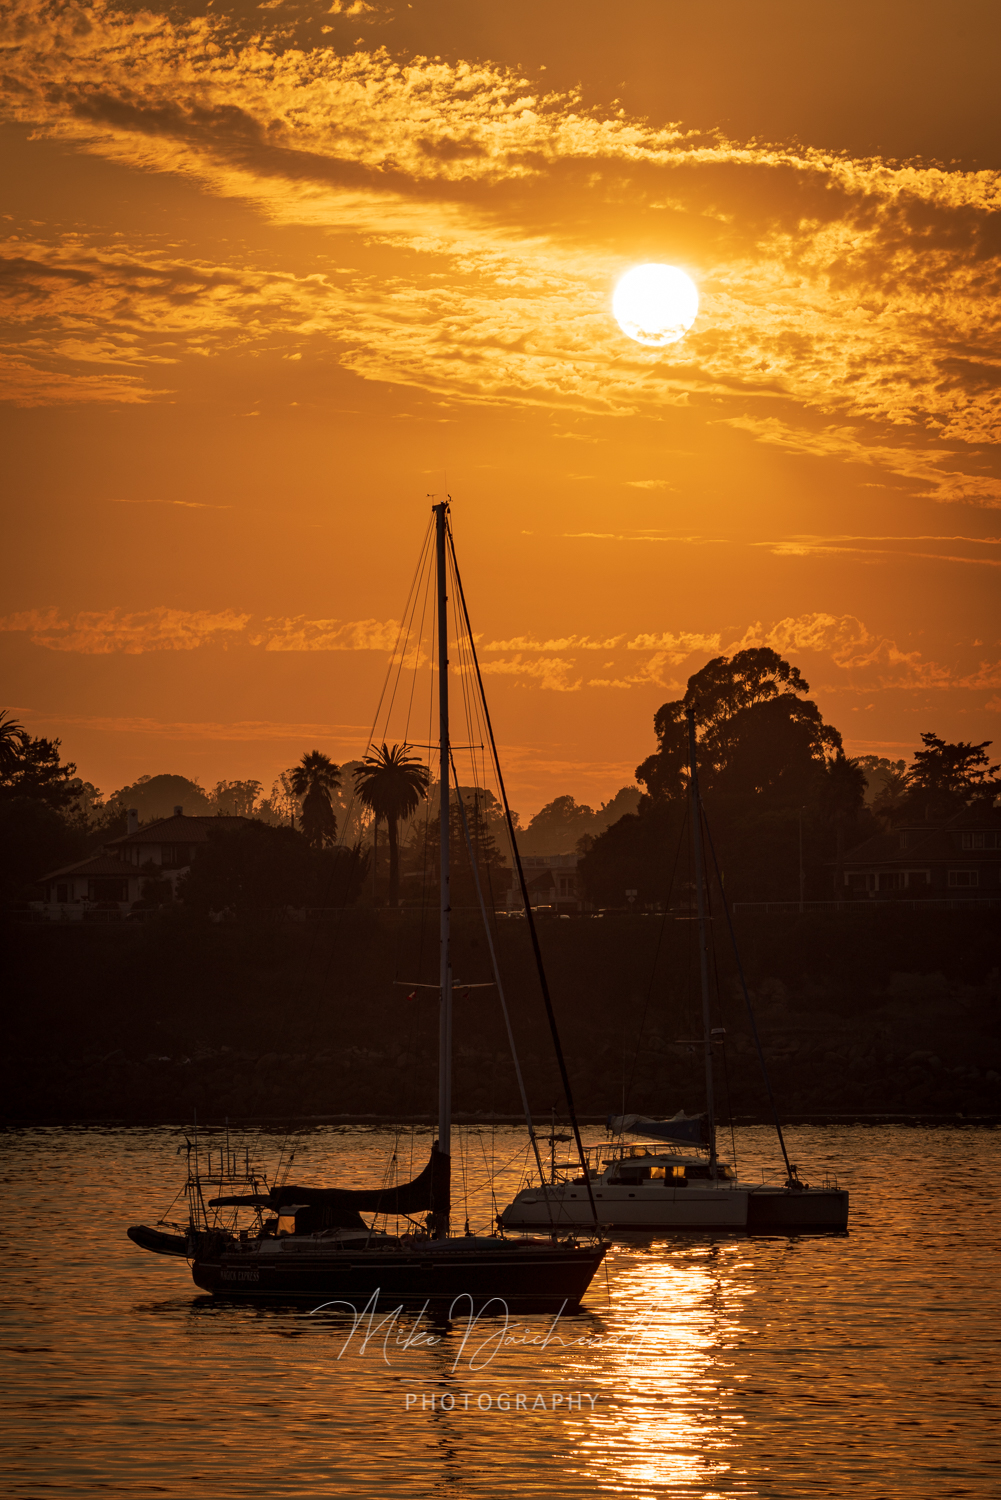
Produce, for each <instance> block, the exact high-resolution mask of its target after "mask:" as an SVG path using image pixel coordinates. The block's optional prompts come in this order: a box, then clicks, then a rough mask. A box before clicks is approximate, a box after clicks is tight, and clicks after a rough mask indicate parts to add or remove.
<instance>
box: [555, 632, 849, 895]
mask: <svg viewBox="0 0 1001 1500" xmlns="http://www.w3.org/2000/svg"><path fill="white" fill-rule="evenodd" d="M808 692H809V685H808V684H807V683H806V682H805V681H804V680H803V678H802V676H801V674H800V672H799V670H798V669H797V668H796V667H793V666H791V665H790V664H789V662H787V661H784V660H783V659H782V657H780V656H779V655H778V653H777V652H775V651H773V650H771V649H770V648H767V647H755V648H753V649H750V650H746V651H738V652H736V653H735V655H734V656H732V657H730V658H727V657H722V656H721V657H717V658H715V659H714V660H713V661H710V662H708V663H707V664H706V665H705V666H704V667H703V668H702V669H701V670H700V671H698V672H696V673H694V674H693V675H692V676H691V677H690V678H689V680H688V686H687V689H686V692H685V695H684V697H683V698H680V699H677V700H675V701H672V702H670V703H665V704H664V705H663V706H662V707H661V708H660V709H658V711H657V714H656V715H655V718H654V728H655V731H656V734H657V740H658V746H657V749H656V750H655V752H654V753H653V754H652V755H651V756H649V757H648V758H647V759H646V760H645V761H644V762H643V763H642V765H640V766H638V767H637V771H636V779H637V781H639V782H640V784H641V785H643V786H645V788H646V795H645V796H644V797H643V798H642V799H641V801H640V804H639V809H638V812H637V813H636V814H627V815H626V816H625V817H623V818H620V819H619V820H618V821H617V822H616V823H614V824H612V826H611V827H610V828H609V829H607V830H605V831H604V832H602V833H599V834H598V835H597V836H596V838H595V840H594V843H593V845H592V846H591V847H590V848H589V849H588V850H587V851H586V852H584V853H583V854H582V859H581V863H580V866H579V873H580V876H581V881H582V884H583V886H584V889H585V890H586V892H587V894H588V896H589V897H590V899H591V900H597V901H601V902H607V903H609V904H612V905H620V904H621V903H622V900H623V896H624V892H625V890H627V889H635V890H637V891H639V892H640V900H641V901H654V900H660V901H663V900H665V899H667V897H668V893H669V891H670V890H672V889H673V891H674V895H675V896H676V895H677V892H678V889H679V882H680V881H682V880H683V878H684V871H685V869H686V861H687V853H686V847H685V846H686V842H687V837H686V839H684V840H683V839H682V838H681V832H680V829H681V821H682V819H683V817H684V813H685V807H686V801H687V792H688V723H687V720H686V717H685V711H686V709H687V708H689V707H694V709H695V712H696V739H697V748H698V757H699V784H700V788H701V791H702V794H703V799H704V802H705V806H706V811H707V814H708V817H709V819H710V823H711V826H712V830H713V840H714V846H715V849H716V853H717V855H718V857H719V860H720V868H721V871H722V873H723V877H724V880H725V882H726V889H727V891H728V893H729V894H730V895H731V896H734V895H739V896H740V897H742V898H744V899H759V898H760V896H761V894H762V880H763V877H764V878H765V879H767V894H768V895H770V896H773V897H775V898H777V899H779V898H781V897H783V896H784V897H786V898H792V897H794V896H795V894H796V893H797V890H798V884H799V881H798V872H799V823H800V818H801V815H802V814H803V810H804V809H807V810H808V813H809V815H808V816H804V817H803V835H804V855H805V862H806V864H807V868H808V869H816V870H818V872H819V871H820V870H822V869H823V866H824V862H825V861H826V860H828V859H829V858H830V856H831V855H832V854H833V853H834V848H833V847H832V846H833V845H834V843H835V842H836V839H837V835H838V828H839V820H840V828H841V834H842V838H843V836H844V831H845V829H846V828H847V827H848V826H850V822H851V818H852V816H853V815H852V814H851V812H850V811H846V812H844V813H843V814H842V813H841V812H840V811H839V813H838V817H837V819H828V818H827V817H826V814H825V812H824V810H823V809H824V806H825V803H824V797H825V788H826V787H827V785H828V781H827V766H828V763H829V761H830V760H832V759H836V758H837V754H838V752H839V751H841V750H842V745H841V736H840V734H839V733H838V731H837V730H836V729H834V728H833V727H832V726H831V725H829V724H825V723H824V720H823V718H822V716H821V714H820V711H819V709H818V708H817V705H816V704H815V703H812V702H811V701H810V700H809V699H807V698H806V696H805V695H806V694H807V693H808ZM842 759H844V756H843V752H842ZM849 769H850V768H849ZM836 776H837V777H839V778H841V779H840V780H837V781H835V782H832V783H831V785H832V787H836V788H839V789H840V790H841V791H845V787H844V785H843V781H844V779H845V776H846V772H845V770H844V769H840V770H839V771H838V772H837V773H836ZM849 779H850V778H849ZM859 784H861V785H862V787H863V789H864V779H863V780H862V782H861V783H859V781H858V779H857V778H856V781H855V783H854V785H855V787H856V790H857V787H858V785H859ZM846 795H847V793H846ZM849 801H851V799H849ZM838 805H839V807H840V806H841V804H840V803H839V804H838ZM851 805H852V806H854V803H853V802H852V803H851ZM669 814H670V816H669ZM675 814H677V816H675ZM676 860H677V863H675V862H676ZM672 869H673V870H674V871H675V874H674V885H673V887H672V884H671V871H672ZM824 884H825V885H826V884H827V881H826V878H825V881H824Z"/></svg>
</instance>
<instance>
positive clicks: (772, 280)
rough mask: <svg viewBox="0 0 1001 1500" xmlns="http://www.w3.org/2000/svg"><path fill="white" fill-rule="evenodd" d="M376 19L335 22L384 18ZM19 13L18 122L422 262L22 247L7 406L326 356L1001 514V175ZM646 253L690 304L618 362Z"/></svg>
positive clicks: (82, 14) (75, 7)
mask: <svg viewBox="0 0 1001 1500" xmlns="http://www.w3.org/2000/svg"><path fill="white" fill-rule="evenodd" d="M357 3H358V0H351V3H350V4H346V3H345V0H341V9H340V11H339V12H334V15H335V16H337V15H340V16H341V17H344V16H348V15H350V16H357V17H358V18H359V19H363V18H366V17H365V16H363V14H362V12H359V11H357V10H356V8H355V7H356V5H357ZM8 14H9V23H8V47H7V50H6V53H5V69H6V72H7V76H8V88H7V90H6V105H5V107H6V110H7V113H8V117H10V118H14V119H16V120H19V121H21V122H24V123H25V124H28V125H30V126H31V128H32V129H33V130H35V131H36V132H38V133H40V134H42V135H47V136H49V137H52V138H56V139H59V140H62V141H65V142H67V143H69V144H71V145H73V146H74V147H76V148H77V149H80V150H85V151H88V152H92V153H95V154H98V155H102V156H105V157H107V158H109V159H111V160H113V161H115V162H118V163H121V164H124V165H127V166H129V167H131V168H132V169H134V170H139V171H147V172H148V171H155V172H165V173H171V174H175V175H176V174H180V175H183V176H187V177H189V178H191V179H193V180H195V181H197V182H198V183H199V184H200V185H201V186H202V188H203V189H204V190H205V191H207V192H209V193H214V194H216V195H218V196H220V197H233V198H240V199H242V200H244V201H246V202H249V203H252V204H254V205H256V207H257V209H258V211H259V212H260V213H261V214H262V215H263V216H264V217H266V218H267V219H268V220H269V221H271V222H274V223H280V224H294V225H299V226H304V227H306V228H310V229H317V230H320V231H322V232H327V231H335V232H336V234H337V235H338V236H341V237H343V236H345V235H348V234H354V235H357V236H361V237H372V236H375V237H377V239H378V242H379V243H380V244H382V245H388V246H392V247H395V248H397V249H404V250H406V251H407V252H408V255H407V256H406V257H398V260H397V264H398V265H399V268H400V269H399V273H398V275H397V276H396V277H395V278H394V280H393V282H392V285H388V284H387V283H386V280H385V277H384V276H370V275H366V274H365V273H364V272H363V271H361V270H358V269H357V268H351V267H347V266H345V267H343V268H342V269H340V270H337V269H336V268H331V269H330V270H326V271H325V272H324V274H322V275H320V274H318V275H308V276H304V277H300V278H295V277H291V276H284V275H279V274H277V273H270V272H266V271H263V270H261V268H260V266H259V265H257V264H254V265H249V264H241V263H237V259H236V258H234V263H233V264H230V265H203V264H198V263H195V262H194V261H191V260H187V261H186V260H184V259H183V258H179V257H178V256H177V255H176V254H173V255H172V254H169V253H168V247H167V245H166V243H164V244H162V245H161V246H160V247H159V249H156V250H151V249H150V247H149V245H148V244H147V245H144V246H141V247H123V249H122V250H121V251H120V252H119V251H116V252H115V254H111V253H110V252H107V251H106V250H99V249H98V248H95V247H94V246H92V245H88V244H87V243H86V242H85V241H84V240H83V239H82V238H81V237H79V236H77V237H68V238H67V239H65V240H63V241H60V242H59V244H58V245H56V244H41V243H38V238H37V237H36V238H35V239H34V240H33V239H32V237H31V236H30V235H29V236H25V239H24V241H21V240H18V241H11V243H10V244H8V246H7V248H6V252H5V254H6V267H7V285H8V287H9V299H10V305H11V308H12V318H13V319H14V320H15V321H14V322H13V324H12V330H13V331H12V333H11V334H10V336H9V338H8V340H7V345H6V351H5V353H6V358H7V361H8V363H7V367H6V374H5V376H4V379H5V381H6V384H5V385H4V387H3V389H4V390H5V391H6V392H7V394H8V396H9V397H10V398H12V399H18V400H23V401H27V402H31V401H35V402H38V401H58V400H65V399H71V400H81V401H88V400H97V401H113V400H122V401H132V402H135V401H141V400H147V399H150V398H151V397H152V396H153V395H154V388H156V389H160V388H162V387H163V385H164V384H170V383H172V381H173V378H174V371H175V370H176V368H177V365H176V361H178V360H179V359H182V358H183V357H191V356H193V355H200V356H203V357H204V356H205V355H210V354H213V353H217V352H219V351H220V350H222V349H224V348H234V349H239V350H241V351H250V350H254V351H260V350H267V351H269V352H271V353H273V354H274V355H275V356H276V357H284V356H286V355H288V354H290V353H292V352H294V353H302V352H303V351H308V350H309V349H310V348H313V347H315V348H316V349H317V350H322V352H323V354H324V357H327V358H336V359H338V360H339V361H340V362H341V363H342V364H343V365H344V366H345V367H347V368H348V369H350V370H353V371H354V372H355V373H356V374H357V375H359V376H360V377H362V378H364V379H368V380H378V381H380V382H388V383H395V384H401V385H407V386H412V387H418V388H421V389H424V390H427V391H431V392H434V393H436V394H438V395H440V396H442V397H447V398H448V399H450V400H464V401H467V402H473V403H476V402H488V403H491V404H494V405H499V406H504V407H510V408H512V409H525V408H526V407H530V406H537V407H543V408H549V409H552V410H554V411H556V410H559V411H560V412H561V413H563V414H567V413H571V412H574V411H576V412H588V413H599V414H600V413H605V414H608V415H610V416H616V415H623V414H628V413H647V414H651V415H659V414H660V413H662V412H663V410H664V407H665V405H670V404H672V403H673V404H677V405H687V406H690V405H692V404H693V403H698V402H704V403H708V402H712V403H713V410H714V411H716V410H718V409H719V408H720V407H722V408H723V411H722V413H721V416H722V419H723V420H728V421H731V422H732V423H733V424H734V425H735V426H738V427H741V428H742V429H743V430H744V431H745V432H746V433H747V434H748V435H749V436H750V437H752V438H753V439H755V440H757V441H759V442H766V443H771V444H773V445H778V446H781V447H784V448H786V449H788V450H790V451H795V452H802V453H817V454H818V455H822V456H826V457H828V458H834V459H837V460H842V461H849V462H853V463H860V464H866V465H868V466H870V467H871V468H872V469H873V470H874V471H875V472H882V473H886V474H889V475H890V476H892V478H893V479H894V481H895V482H896V483H898V484H901V485H907V486H910V487H915V488H917V489H918V490H919V491H920V492H921V493H923V494H928V495H931V496H933V497H934V498H936V499H940V500H947V501H965V502H966V503H970V504H978V505H996V504H998V503H999V502H1001V487H999V483H998V481H997V480H996V479H995V478H994V477H993V476H992V475H991V474H990V473H988V472H986V470H985V466H984V461H983V459H982V458H981V457H980V456H978V454H977V453H975V452H973V451H972V447H970V451H963V452H960V451H959V450H958V449H957V445H983V444H992V443H995V442H997V440H998V437H999V426H1001V386H999V383H998V378H997V375H998V368H999V363H1001V362H999V359H998V353H997V350H998V347H999V336H1001V302H999V299H998V298H997V296H996V283H997V278H998V274H999V268H1001V252H999V250H998V240H997V231H996V225H997V217H998V213H999V211H1001V200H999V195H998V183H997V177H996V174H993V173H991V172H986V171H985V172H979V173H977V172H961V171H946V170H944V169H941V168H938V167H930V166H921V165H913V164H912V165H903V166H897V165H891V164H888V163H885V162H882V161H879V160H866V161H853V160H851V159H849V158H847V157H845V156H843V155H837V154H832V153H826V152H823V151H816V150H812V149H809V148H806V147H799V146H795V147H790V148H788V149H786V148H780V147H772V146H763V145H758V144H740V143H734V142H729V141H726V140H724V139H722V138H720V137H718V136H710V137H706V136H704V135H697V134H694V133H691V132H685V131H683V130H680V129H678V128H674V127H672V128H666V129H654V128H652V127H650V126H648V125H646V124H645V123H643V122H642V121H636V120H630V119H628V118H626V117H624V116H620V115H618V114H615V115H602V114H601V112H600V111H595V110H588V109H586V108H585V107H584V106H583V105H582V103H581V100H580V99H579V98H577V97H576V96H575V95H572V94H556V93H545V92H540V91H539V89H538V88H537V87H536V86H535V85H533V84H531V83H529V82H528V81H527V80H525V79H524V78H522V77H520V76H519V75H518V74H517V73H516V72H512V71H510V70H506V69H504V68H502V67H499V66H494V65H488V64H472V63H467V62H460V63H457V64H454V65H452V64H447V63H444V62H441V61H436V60H432V59H428V58H414V59H412V60H411V61H410V62H400V61H398V60H396V59H395V58H393V57H391V56H390V55H389V54H388V52H384V51H382V50H376V51H355V52H351V53H349V54H341V53H338V52H337V51H335V50H334V49H332V48H315V49H310V50H308V51H304V50H300V49H298V48H296V47H294V46H290V45H289V44H288V39H287V37H284V36H282V37H279V36H278V35H277V34H276V37H275V40H274V41H269V40H268V38H267V37H266V36H263V35H254V36H251V35H248V36H246V37H245V38H244V39H243V41H242V44H240V45H234V40H233V38H234V31H233V23H232V22H230V21H229V20H223V19H222V18H220V19H218V20H213V19H211V18H209V17H207V16H202V17H191V18H186V19H185V18H180V17H179V18H178V19H176V20H175V19H171V18H170V17H169V16H168V15H167V14H166V13H156V12H151V11H133V10H129V11H125V10H118V9H115V7H114V6H113V5H111V4H108V3H106V0H95V3H93V4H91V5H89V6H84V5H82V4H79V3H75V0H68V3H56V0H10V4H9V7H8ZM568 203H570V204H574V205H580V207H581V211H580V212H577V211H574V212H569V213H568V212H567V210H566V205H567V204H568ZM749 204H753V205H754V206H753V209H749V207H748V205H749ZM582 224H583V225H585V226H587V225H590V226H591V230H590V231H589V230H588V229H587V228H586V227H585V228H584V229H583V230H582V228H581V226H582ZM499 225H503V230H504V232H503V234H502V235H501V234H498V232H497V230H498V226H499ZM637 234H639V235H640V237H641V238H645V239H649V238H650V237H651V236H656V237H657V238H658V239H659V240H660V241H662V242H664V243H668V242H670V243H674V242H677V243H679V244H682V245H683V246H684V247H685V250H684V256H685V263H686V264H687V265H689V266H690V267H691V269H692V271H693V272H694V274H695V275H696V277H697V279H698V280H699V283H700V290H701V295H702V309H703V311H702V315H701V316H700V319H699V321H698V322H697V323H696V325H695V328H694V329H693V330H692V333H691V334H690V335H689V337H688V338H687V339H686V340H685V341H684V343H683V344H681V345H678V346H674V347H673V348H672V349H670V350H666V351H656V350H651V351H644V350H641V349H639V348H637V347H635V346H629V345H627V344H626V343H625V342H624V340H623V338H622V337H621V335H620V334H619V333H618V331H617V330H616V328H615V327H614V325H613V323H612V321H611V319H610V318H609V315H608V305H607V303H608V289H609V286H610V284H611V283H612V281H613V280H614V278H615V276H616V275H617V273H618V272H619V271H620V270H621V269H622V268H623V267H624V266H625V265H626V264H627V263H628V262H629V260H630V258H631V256H632V254H633V253H634V250H633V247H634V246H635V244H636V243H637V242H638V241H637ZM325 243H329V242H325ZM122 309H124V311H122ZM67 327H69V328H70V329H71V330H72V331H71V334H70V335H69V337H68V338H67V334H66V328H67ZM168 333H169V339H168V338H167V337H166V335H167V334H168ZM293 345H294V348H293V347H292V346H293ZM166 372H170V378H169V379H168V380H165V379H164V375H165V373H166ZM790 409H792V410H794V411H798V412H799V413H800V417H801V420H800V421H798V422H797V421H787V420H786V418H785V412H787V411H788V410H790ZM780 411H781V414H780ZM564 435H565V436H568V437H573V436H576V434H574V433H572V432H567V433H566V434H564ZM627 483H631V484H633V485H634V486H640V487H642V486H647V487H651V488H652V487H653V485H654V484H657V485H658V486H660V485H661V484H662V483H663V481H659V480H656V481H655V480H649V481H647V480H639V481H627Z"/></svg>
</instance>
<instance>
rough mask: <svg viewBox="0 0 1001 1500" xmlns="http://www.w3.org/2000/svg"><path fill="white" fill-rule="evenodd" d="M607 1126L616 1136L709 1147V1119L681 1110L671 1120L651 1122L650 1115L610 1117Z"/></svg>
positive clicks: (705, 1116)
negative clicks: (637, 1136)
mask: <svg viewBox="0 0 1001 1500" xmlns="http://www.w3.org/2000/svg"><path fill="white" fill-rule="evenodd" d="M606 1123H607V1125H608V1128H609V1130H610V1131H612V1133H613V1134H614V1135H645V1136H648V1137H649V1138H650V1139H651V1140H654V1141H677V1142H678V1144H679V1145H685V1146H708V1144H709V1117H708V1116H707V1115H686V1114H685V1111H684V1110H683V1109H679V1111H678V1113H677V1114H676V1115H672V1117H671V1119H670V1120H651V1119H650V1117H649V1116H648V1115H609V1117H608V1120H607V1122H606Z"/></svg>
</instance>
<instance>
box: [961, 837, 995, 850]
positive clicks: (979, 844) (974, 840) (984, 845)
mask: <svg viewBox="0 0 1001 1500" xmlns="http://www.w3.org/2000/svg"><path fill="white" fill-rule="evenodd" d="M997 846H998V836H997V834H996V833H964V834H963V848H964V849H996V848H997Z"/></svg>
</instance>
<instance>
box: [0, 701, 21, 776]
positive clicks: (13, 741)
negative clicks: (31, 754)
mask: <svg viewBox="0 0 1001 1500" xmlns="http://www.w3.org/2000/svg"><path fill="white" fill-rule="evenodd" d="M25 736H26V730H25V728H24V725H23V724H19V723H18V721H17V720H16V719H15V718H14V717H13V716H12V715H11V714H10V713H9V712H8V710H7V709H6V708H5V709H3V710H2V711H0V777H5V776H6V775H7V773H8V772H9V771H13V769H14V767H15V766H16V765H17V761H18V756H19V755H20V753H21V742H22V740H23V739H24V738H25Z"/></svg>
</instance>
